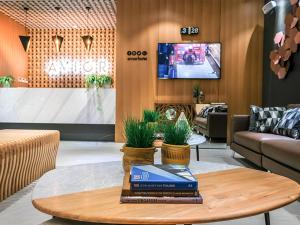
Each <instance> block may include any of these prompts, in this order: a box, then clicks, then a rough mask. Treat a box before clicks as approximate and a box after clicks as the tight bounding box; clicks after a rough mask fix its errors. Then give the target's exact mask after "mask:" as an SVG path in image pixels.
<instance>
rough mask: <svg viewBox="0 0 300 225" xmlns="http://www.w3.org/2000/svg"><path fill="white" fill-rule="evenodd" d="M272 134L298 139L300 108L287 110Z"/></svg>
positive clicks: (299, 136) (299, 132)
mask: <svg viewBox="0 0 300 225" xmlns="http://www.w3.org/2000/svg"><path fill="white" fill-rule="evenodd" d="M273 133H274V134H279V135H284V136H288V137H292V138H295V139H299V138H300V108H294V109H289V110H287V111H286V112H285V113H284V115H283V117H282V118H281V120H280V121H279V122H278V123H277V125H276V126H275V128H274V129H273Z"/></svg>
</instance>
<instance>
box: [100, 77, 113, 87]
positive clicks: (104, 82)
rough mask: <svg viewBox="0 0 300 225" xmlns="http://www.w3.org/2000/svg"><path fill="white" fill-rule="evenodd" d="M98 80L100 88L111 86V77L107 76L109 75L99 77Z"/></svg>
mask: <svg viewBox="0 0 300 225" xmlns="http://www.w3.org/2000/svg"><path fill="white" fill-rule="evenodd" d="M99 79H100V83H101V87H103V88H111V86H112V84H113V78H112V77H111V76H109V75H100V77H99Z"/></svg>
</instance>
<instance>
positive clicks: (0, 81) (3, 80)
mask: <svg viewBox="0 0 300 225" xmlns="http://www.w3.org/2000/svg"><path fill="white" fill-rule="evenodd" d="M13 82H14V78H13V77H12V76H3V77H0V85H1V86H2V87H6V88H9V87H11V86H12V84H13Z"/></svg>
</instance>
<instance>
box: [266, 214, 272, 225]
mask: <svg viewBox="0 0 300 225" xmlns="http://www.w3.org/2000/svg"><path fill="white" fill-rule="evenodd" d="M265 222H266V225H271V223H270V213H269V212H266V213H265Z"/></svg>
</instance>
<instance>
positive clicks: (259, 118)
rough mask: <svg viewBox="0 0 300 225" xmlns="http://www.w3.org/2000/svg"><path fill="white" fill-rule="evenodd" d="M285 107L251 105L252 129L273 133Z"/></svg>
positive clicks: (250, 128) (250, 127)
mask: <svg viewBox="0 0 300 225" xmlns="http://www.w3.org/2000/svg"><path fill="white" fill-rule="evenodd" d="M285 110H286V108H285V107H266V108H261V107H258V106H254V105H252V106H250V126H249V130H250V131H256V132H261V133H271V132H272V130H273V128H274V127H275V125H276V124H277V123H278V121H279V120H280V119H281V118H282V116H283V113H284V112H285Z"/></svg>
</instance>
